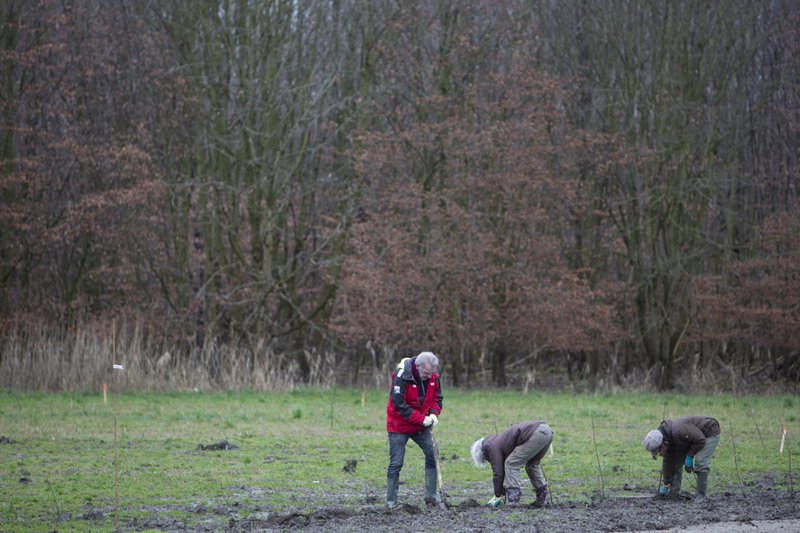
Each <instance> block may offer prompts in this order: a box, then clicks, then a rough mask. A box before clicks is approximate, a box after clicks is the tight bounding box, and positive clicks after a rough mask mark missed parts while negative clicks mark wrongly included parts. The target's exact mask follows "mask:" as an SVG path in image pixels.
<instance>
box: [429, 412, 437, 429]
mask: <svg viewBox="0 0 800 533" xmlns="http://www.w3.org/2000/svg"><path fill="white" fill-rule="evenodd" d="M428 418H432V419H433V427H436V425H437V424H438V423H439V417H438V416H436V415H435V414H433V413H431V414H429V415H428Z"/></svg>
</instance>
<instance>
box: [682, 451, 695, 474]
mask: <svg viewBox="0 0 800 533" xmlns="http://www.w3.org/2000/svg"><path fill="white" fill-rule="evenodd" d="M683 469H684V470H686V471H687V472H688V473H690V474H691V473H692V472H694V457H692V456H691V455H687V456H686V462H684V463H683Z"/></svg>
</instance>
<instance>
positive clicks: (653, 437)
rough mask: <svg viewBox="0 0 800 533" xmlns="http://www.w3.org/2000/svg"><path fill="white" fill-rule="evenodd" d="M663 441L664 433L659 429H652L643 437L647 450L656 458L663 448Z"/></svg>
mask: <svg viewBox="0 0 800 533" xmlns="http://www.w3.org/2000/svg"><path fill="white" fill-rule="evenodd" d="M663 442H664V435H662V433H661V432H660V431H659V430H657V429H654V430H652V431H650V432H649V433H648V434H647V435H645V436H644V439H642V444H644V448H645V450H647V451H648V452H650V453H651V454H653V459H655V458H656V456H657V455H658V452H659V451H660V450H661V444H662V443H663Z"/></svg>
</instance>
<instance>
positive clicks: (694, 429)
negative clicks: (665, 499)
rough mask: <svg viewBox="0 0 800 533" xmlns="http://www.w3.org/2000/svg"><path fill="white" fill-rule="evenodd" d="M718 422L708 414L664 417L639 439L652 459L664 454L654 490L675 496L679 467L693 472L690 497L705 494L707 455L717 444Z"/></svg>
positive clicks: (709, 456) (708, 468)
mask: <svg viewBox="0 0 800 533" xmlns="http://www.w3.org/2000/svg"><path fill="white" fill-rule="evenodd" d="M719 435H720V428H719V422H717V421H716V420H715V419H713V418H711V417H709V416H687V417H685V418H676V419H675V420H664V421H663V422H661V425H659V426H658V429H654V430H652V431H651V432H649V433H648V434H647V435H646V436H645V438H644V439H643V440H642V444H644V447H645V449H646V450H647V451H649V452H650V453H652V454H653V459H655V458H657V457H658V456H659V455H662V456H664V460H663V461H662V466H661V468H662V470H661V473H662V481H663V482H662V484H661V485H660V486H659V487H658V493H659V494H661V495H662V496H668V495H670V494H672V495H673V496H675V497H678V496H679V495H680V492H681V478H682V476H683V474H682V472H681V468H682V467H683V469H685V470H686V472H688V473H690V474H691V473H692V472H694V473H695V474H696V475H697V494H696V495H695V497H694V499H695V500H696V501H702V500H703V499H705V497H706V488H707V487H708V474H709V472H711V457H712V456H713V455H714V451H715V450H716V449H717V444H718V443H719Z"/></svg>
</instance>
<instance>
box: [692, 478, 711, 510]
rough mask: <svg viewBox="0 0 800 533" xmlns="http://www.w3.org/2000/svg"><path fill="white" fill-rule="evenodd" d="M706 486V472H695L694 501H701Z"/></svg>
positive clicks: (703, 497)
mask: <svg viewBox="0 0 800 533" xmlns="http://www.w3.org/2000/svg"><path fill="white" fill-rule="evenodd" d="M707 488H708V472H698V473H697V494H695V496H694V501H696V502H698V503H699V502H702V501H703V500H705V499H706V489H707Z"/></svg>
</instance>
